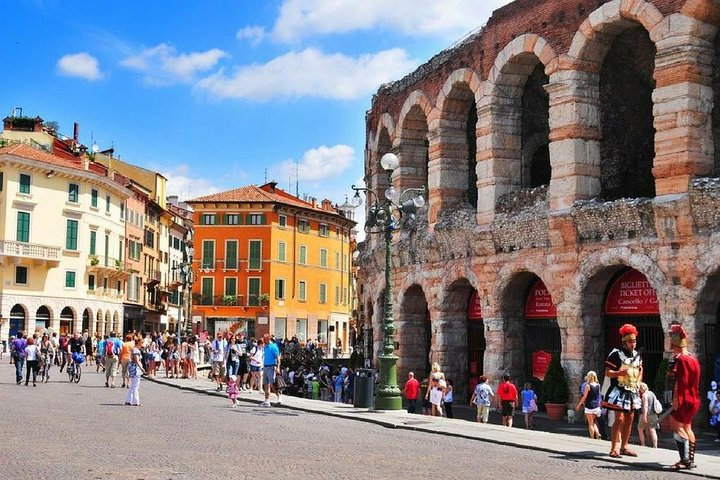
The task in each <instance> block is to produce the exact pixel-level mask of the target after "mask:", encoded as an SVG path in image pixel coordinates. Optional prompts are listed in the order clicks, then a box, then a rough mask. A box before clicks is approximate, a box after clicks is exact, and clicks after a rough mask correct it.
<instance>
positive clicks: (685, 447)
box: [673, 432, 690, 463]
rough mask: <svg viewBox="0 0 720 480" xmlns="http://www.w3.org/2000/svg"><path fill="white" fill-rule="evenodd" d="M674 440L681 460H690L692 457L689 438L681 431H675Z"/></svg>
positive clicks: (685, 461)
mask: <svg viewBox="0 0 720 480" xmlns="http://www.w3.org/2000/svg"><path fill="white" fill-rule="evenodd" d="M673 440H675V446H676V447H677V451H678V453H679V454H680V461H681V462H683V463H687V462H689V458H690V442H689V441H688V439H687V438H683V437H681V436H680V434H679V433H677V432H675V433H673Z"/></svg>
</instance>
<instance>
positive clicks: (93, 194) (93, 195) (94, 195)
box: [90, 188, 98, 208]
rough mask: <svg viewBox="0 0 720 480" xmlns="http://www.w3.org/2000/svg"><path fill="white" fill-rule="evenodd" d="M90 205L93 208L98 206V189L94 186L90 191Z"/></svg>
mask: <svg viewBox="0 0 720 480" xmlns="http://www.w3.org/2000/svg"><path fill="white" fill-rule="evenodd" d="M90 205H91V206H93V207H95V208H97V206H98V191H97V190H95V189H94V188H93V189H92V190H91V191H90Z"/></svg>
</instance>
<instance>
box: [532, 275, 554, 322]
mask: <svg viewBox="0 0 720 480" xmlns="http://www.w3.org/2000/svg"><path fill="white" fill-rule="evenodd" d="M556 317H557V308H555V304H554V303H553V301H552V297H551V296H550V292H548V289H547V288H546V287H545V283H544V282H543V281H542V280H538V281H537V282H535V285H533V287H532V289H530V294H529V295H528V298H527V302H526V303H525V318H556Z"/></svg>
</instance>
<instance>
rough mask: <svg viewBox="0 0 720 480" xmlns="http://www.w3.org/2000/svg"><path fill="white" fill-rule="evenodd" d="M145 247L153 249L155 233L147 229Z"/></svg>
mask: <svg viewBox="0 0 720 480" xmlns="http://www.w3.org/2000/svg"><path fill="white" fill-rule="evenodd" d="M145 245H146V246H148V247H150V248H155V233H153V231H152V230H150V229H149V228H146V229H145Z"/></svg>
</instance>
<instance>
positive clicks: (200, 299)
mask: <svg viewBox="0 0 720 480" xmlns="http://www.w3.org/2000/svg"><path fill="white" fill-rule="evenodd" d="M193 303H194V304H195V305H213V306H223V307H247V306H252V305H248V302H246V301H245V295H203V294H202V293H193Z"/></svg>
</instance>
